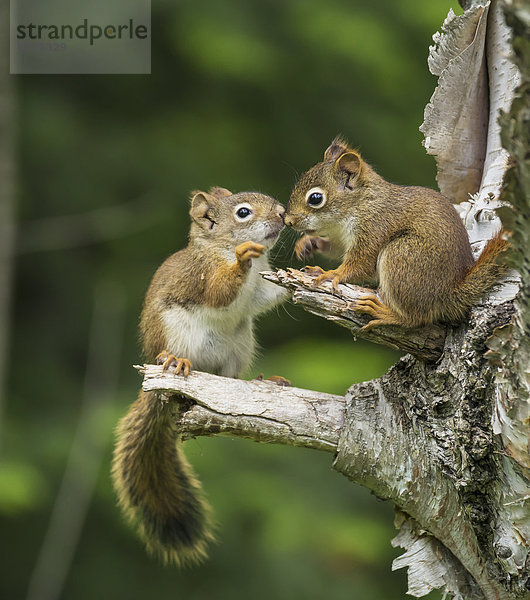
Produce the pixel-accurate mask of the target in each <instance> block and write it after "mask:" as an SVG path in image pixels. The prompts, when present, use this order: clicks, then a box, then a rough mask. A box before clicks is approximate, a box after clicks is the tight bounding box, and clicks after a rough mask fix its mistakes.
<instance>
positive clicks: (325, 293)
mask: <svg viewBox="0 0 530 600" xmlns="http://www.w3.org/2000/svg"><path fill="white" fill-rule="evenodd" d="M261 275H262V276H263V277H264V278H265V279H267V280H269V281H273V282H274V283H277V284H278V285H281V286H283V287H285V288H287V289H288V290H290V291H292V301H293V302H294V303H295V304H299V305H300V306H302V307H303V308H305V309H306V310H307V311H309V312H311V313H313V314H315V315H318V316H320V317H324V318H325V319H328V320H330V321H333V322H334V323H337V324H338V325H341V326H342V327H346V328H347V329H349V330H350V331H351V332H352V333H353V335H354V336H356V337H357V336H358V337H362V338H363V339H365V340H368V341H370V342H375V343H377V344H383V345H385V346H390V347H391V348H394V349H396V350H403V351H404V352H410V353H411V354H413V355H414V356H416V357H417V358H420V359H422V360H425V361H435V360H437V359H438V358H439V357H440V355H441V354H442V350H443V346H444V340H445V335H446V331H445V328H444V327H442V326H439V325H430V326H428V327H421V328H417V329H403V328H402V327H395V326H388V327H387V326H385V327H378V328H375V329H371V330H368V331H366V332H364V331H361V328H362V327H363V326H364V325H366V324H367V323H368V321H369V320H370V318H369V317H367V316H366V315H363V314H361V313H358V312H355V310H353V308H352V303H353V302H354V301H355V300H358V299H359V297H361V296H363V295H365V294H373V290H370V289H368V288H362V287H359V286H357V285H351V284H339V292H340V293H339V294H337V293H335V292H333V290H332V288H331V283H329V282H324V283H323V284H321V285H320V286H319V287H318V288H314V287H313V281H314V279H315V277H314V276H313V275H309V274H307V273H303V272H302V271H298V270H296V269H287V270H283V269H278V270H277V271H275V272H273V271H265V272H263V273H262V274H261Z"/></svg>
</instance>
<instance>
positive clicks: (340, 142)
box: [324, 135, 350, 162]
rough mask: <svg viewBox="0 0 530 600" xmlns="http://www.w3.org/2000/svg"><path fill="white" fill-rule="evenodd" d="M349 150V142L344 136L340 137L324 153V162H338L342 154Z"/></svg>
mask: <svg viewBox="0 0 530 600" xmlns="http://www.w3.org/2000/svg"><path fill="white" fill-rule="evenodd" d="M349 150H350V147H349V146H348V142H347V141H346V140H345V139H344V138H343V137H342V136H340V135H338V136H337V137H336V138H335V139H334V140H333V141H332V142H331V144H330V145H329V146H328V147H327V149H326V151H325V152H324V162H327V161H329V160H336V159H337V158H339V156H340V155H341V154H344V153H345V152H348V151H349Z"/></svg>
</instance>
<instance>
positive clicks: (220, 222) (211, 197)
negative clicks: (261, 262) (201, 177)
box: [190, 187, 285, 248]
mask: <svg viewBox="0 0 530 600" xmlns="http://www.w3.org/2000/svg"><path fill="white" fill-rule="evenodd" d="M284 213H285V208H284V207H283V206H282V205H281V204H280V203H279V202H277V201H276V200H275V199H274V198H271V197H270V196H267V195H265V194H260V193H259V192H239V193H237V194H232V192H230V191H229V190H227V189H225V188H221V187H213V188H211V189H210V190H209V191H208V192H201V191H195V192H193V193H192V196H191V208H190V216H191V219H192V225H191V229H190V239H191V240H194V239H202V240H211V241H212V242H213V241H215V243H216V244H219V245H220V246H223V247H227V248H235V247H236V246H238V245H239V244H241V243H243V242H248V241H250V242H256V243H258V244H263V245H264V246H266V247H267V248H271V247H272V246H273V245H274V243H275V242H276V240H277V239H278V235H279V234H280V231H281V230H282V229H283V215H284Z"/></svg>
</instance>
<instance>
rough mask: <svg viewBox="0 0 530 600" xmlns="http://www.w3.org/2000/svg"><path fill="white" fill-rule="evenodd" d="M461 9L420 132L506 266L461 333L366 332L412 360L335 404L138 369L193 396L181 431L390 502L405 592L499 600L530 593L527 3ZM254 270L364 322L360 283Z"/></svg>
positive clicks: (155, 382)
mask: <svg viewBox="0 0 530 600" xmlns="http://www.w3.org/2000/svg"><path fill="white" fill-rule="evenodd" d="M465 6H466V10H465V12H464V14H463V15H461V16H458V17H455V16H454V14H452V12H450V14H449V16H448V18H447V19H446V21H445V22H444V24H443V27H442V33H441V34H436V35H435V36H434V41H435V44H434V46H433V47H432V48H431V52H430V57H429V65H430V68H431V70H432V71H433V73H435V74H437V75H438V76H439V85H438V88H437V89H436V91H435V93H434V95H433V97H432V99H431V102H430V103H429V105H428V106H427V108H426V111H425V123H424V125H423V126H422V131H423V132H424V134H425V138H426V139H425V146H426V148H427V151H428V152H429V153H431V154H434V155H435V156H436V159H437V163H438V182H439V185H440V189H441V191H442V192H443V193H445V194H446V195H447V196H448V197H450V198H451V199H452V200H453V201H454V202H458V203H460V210H461V214H462V218H463V219H464V222H465V224H466V227H467V229H468V231H469V233H470V238H471V241H472V243H473V246H474V248H475V249H476V250H477V251H478V250H479V249H480V248H481V247H482V245H483V243H484V242H485V240H487V239H488V237H490V236H491V235H492V233H493V231H494V229H495V227H498V226H499V215H500V216H501V218H502V221H503V223H504V225H505V227H506V228H507V229H508V230H509V231H510V232H511V241H512V245H513V254H512V258H511V261H512V266H513V267H514V272H513V274H512V275H510V276H509V277H507V279H506V281H505V282H504V285H503V286H502V288H501V289H500V290H498V291H496V292H495V293H494V294H492V295H491V296H490V297H489V298H487V299H485V300H484V301H483V302H482V303H481V304H480V305H477V306H476V307H475V308H474V309H473V311H472V314H471V317H470V320H469V322H468V323H467V324H466V325H464V326H462V327H459V328H457V329H448V328H444V327H441V326H433V327H431V328H425V329H422V330H400V329H399V328H395V327H388V328H379V329H374V330H371V331H370V332H369V339H370V340H371V341H374V342H376V343H383V344H387V345H391V346H393V347H398V348H402V349H405V350H407V351H408V352H410V354H408V355H406V356H405V357H404V358H402V359H401V360H400V361H399V362H398V363H397V364H396V365H394V366H393V367H392V368H391V369H390V371H389V372H388V373H387V374H386V375H384V376H383V377H381V378H379V379H376V380H372V381H369V382H365V383H361V384H357V385H353V386H352V387H351V388H350V389H349V390H348V392H347V393H346V395H345V397H341V396H331V395H326V394H322V393H318V392H312V391H310V390H300V389H295V388H280V387H279V386H275V385H273V384H271V383H267V382H244V381H236V380H230V379H224V378H220V377H216V376H214V375H208V374H204V373H192V374H191V375H190V376H189V377H188V378H187V379H184V378H182V377H176V376H173V375H171V374H168V373H163V372H162V371H161V368H160V367H156V366H144V367H141V370H142V372H143V373H144V375H145V377H144V383H143V387H144V389H145V390H157V391H159V393H160V394H161V395H164V396H167V395H171V394H177V393H178V394H180V395H181V398H182V396H185V397H186V398H188V399H190V400H189V401H186V403H185V405H184V404H183V405H182V406H181V409H180V410H179V411H176V416H175V418H176V419H177V421H178V425H179V428H180V430H181V432H182V436H183V438H184V439H186V438H187V437H194V436H197V435H220V434H221V435H222V434H225V435H231V436H239V437H245V438H250V439H253V440H256V441H267V442H276V443H283V444H290V445H301V446H307V447H311V448H317V449H320V450H323V451H328V452H331V453H333V454H334V461H333V466H334V468H335V469H336V470H338V471H339V472H341V473H343V474H344V475H345V476H346V477H348V478H349V479H351V480H352V481H355V482H357V483H360V484H361V485H364V486H366V487H368V488H369V489H371V490H373V492H374V493H375V494H376V495H377V496H379V497H380V498H384V499H387V500H389V501H391V502H392V503H393V504H394V505H395V507H396V526H397V528H398V529H399V533H398V535H397V537H396V538H395V539H394V540H393V542H392V543H393V544H394V545H396V546H400V547H403V548H404V549H405V553H404V554H403V555H402V556H401V557H399V558H398V559H396V560H395V561H394V565H393V568H401V567H407V568H408V576H409V590H408V592H409V594H411V595H413V596H416V597H421V596H424V595H426V594H427V593H429V592H430V591H431V590H432V589H435V588H440V589H442V590H444V591H445V592H446V593H447V594H449V595H451V596H452V597H454V598H457V599H465V600H475V599H476V600H483V599H488V600H493V599H496V600H507V599H515V598H528V597H529V590H530V572H529V567H530V553H529V546H530V514H529V508H528V506H529V499H530V455H529V448H528V424H529V399H530V366H529V365H530V343H529V339H530V338H529V334H530V309H529V296H530V261H529V259H528V257H527V256H525V254H526V252H527V250H528V248H529V237H530V206H529V202H530V170H529V164H528V156H529V139H528V138H529V135H530V129H529V127H528V124H529V122H530V83H529V69H530V44H529V43H528V32H529V29H530V11H529V9H528V4H527V3H526V5H525V1H524V0H511V1H510V2H504V3H501V2H500V1H497V0H492V1H491V2H490V1H483V2H476V1H471V2H467V3H465ZM504 15H506V19H507V23H508V25H509V27H510V29H511V32H512V35H513V39H511V38H510V29H509V28H508V27H507V26H506V23H505V18H504ZM512 47H513V53H512V52H511V48H512ZM512 60H514V61H515V62H512ZM503 111H504V112H503ZM500 116H501V120H500V123H501V125H499V117H500ZM501 139H502V144H503V145H504V148H503V147H502V146H501ZM507 167H508V169H507ZM503 180H504V185H503ZM501 188H502V193H501ZM501 206H502V208H501V209H500V210H498V211H497V210H496V209H497V208H499V207H501ZM264 276H265V277H267V278H268V279H270V280H273V281H275V282H276V283H278V284H279V285H282V286H284V287H286V288H288V289H289V290H290V291H291V293H292V301H293V302H298V303H300V304H301V305H302V306H303V307H304V308H305V309H306V310H309V311H311V312H314V313H315V314H318V315H320V316H323V317H324V318H327V319H330V320H332V321H335V322H336V323H337V324H339V325H341V326H345V327H347V328H349V329H350V330H351V331H352V332H353V334H354V335H355V336H361V335H363V334H362V332H360V331H359V330H360V327H361V326H362V325H363V324H364V322H365V321H364V320H363V319H365V317H364V316H362V315H357V314H355V313H354V312H353V311H352V310H351V309H350V308H349V307H350V306H351V304H350V302H351V298H352V297H355V295H356V294H358V293H359V292H360V289H359V288H356V286H350V285H341V286H339V293H338V294H337V293H333V292H332V290H331V288H330V287H329V284H328V283H325V284H323V285H322V286H321V287H320V288H318V289H314V288H313V287H312V286H311V278H310V277H309V276H308V275H307V274H303V273H300V272H297V271H294V270H287V271H278V272H276V273H266V274H264ZM366 337H367V338H368V335H366Z"/></svg>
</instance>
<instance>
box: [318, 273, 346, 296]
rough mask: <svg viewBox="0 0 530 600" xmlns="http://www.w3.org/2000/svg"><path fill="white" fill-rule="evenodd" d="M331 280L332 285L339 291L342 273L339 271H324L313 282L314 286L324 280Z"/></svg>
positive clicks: (334, 289)
mask: <svg viewBox="0 0 530 600" xmlns="http://www.w3.org/2000/svg"><path fill="white" fill-rule="evenodd" d="M329 280H331V287H332V289H333V291H334V292H338V291H339V283H340V275H339V274H338V273H337V271H333V270H332V271H322V273H320V275H319V276H318V277H317V278H316V279H315V281H314V282H313V287H318V286H319V285H320V284H321V283H322V282H323V281H329Z"/></svg>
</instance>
